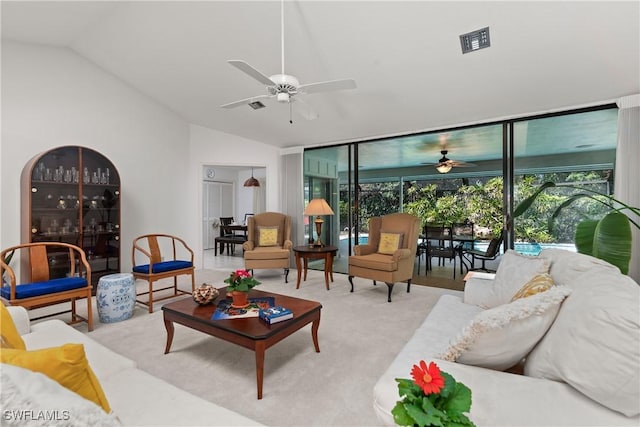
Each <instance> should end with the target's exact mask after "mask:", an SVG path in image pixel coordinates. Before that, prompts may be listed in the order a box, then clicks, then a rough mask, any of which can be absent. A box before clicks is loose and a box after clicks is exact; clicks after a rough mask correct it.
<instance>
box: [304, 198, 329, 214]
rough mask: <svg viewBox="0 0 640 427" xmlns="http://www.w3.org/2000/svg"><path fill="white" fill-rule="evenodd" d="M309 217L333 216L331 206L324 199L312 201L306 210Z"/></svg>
mask: <svg viewBox="0 0 640 427" xmlns="http://www.w3.org/2000/svg"><path fill="white" fill-rule="evenodd" d="M304 214H305V215H307V216H319V215H333V210H332V209H331V206H329V204H328V203H327V201H326V200H324V199H312V200H311V201H310V202H309V205H307V208H306V209H305V210H304Z"/></svg>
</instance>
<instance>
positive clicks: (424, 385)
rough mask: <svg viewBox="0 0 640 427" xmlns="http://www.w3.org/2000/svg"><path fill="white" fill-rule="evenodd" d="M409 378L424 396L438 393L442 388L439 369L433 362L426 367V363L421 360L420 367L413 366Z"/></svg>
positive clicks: (442, 383)
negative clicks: (411, 378)
mask: <svg viewBox="0 0 640 427" xmlns="http://www.w3.org/2000/svg"><path fill="white" fill-rule="evenodd" d="M411 376H412V377H413V380H414V381H415V382H416V384H417V385H418V386H419V387H420V388H421V389H422V391H424V394H426V395H429V394H432V393H438V392H439V391H440V390H442V388H443V387H444V378H443V377H442V375H441V374H440V368H438V365H436V364H435V363H433V362H431V363H429V366H427V363H426V362H425V361H424V360H421V361H420V366H418V365H413V369H411Z"/></svg>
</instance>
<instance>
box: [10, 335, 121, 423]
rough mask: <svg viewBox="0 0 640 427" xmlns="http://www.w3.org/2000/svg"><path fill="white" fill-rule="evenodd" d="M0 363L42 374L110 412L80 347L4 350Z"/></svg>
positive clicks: (66, 345) (80, 345)
mask: <svg viewBox="0 0 640 427" xmlns="http://www.w3.org/2000/svg"><path fill="white" fill-rule="evenodd" d="M0 359H1V360H2V363H8V364H10V365H14V366H20V367H22V368H26V369H29V370H31V371H34V372H40V373H43V374H45V375H46V376H48V377H49V378H51V379H52V380H55V381H57V382H58V383H60V385H62V386H64V387H66V388H68V389H69V390H71V391H73V392H75V393H78V394H79V395H80V396H82V397H84V398H85V399H88V400H91V401H92V402H94V403H95V404H97V405H99V406H101V407H102V409H104V411H105V412H107V413H109V412H111V408H110V407H109V402H108V401H107V397H106V396H105V394H104V391H103V390H102V386H101V385H100V382H98V378H96V376H95V374H94V373H93V370H91V367H90V366H89V361H88V360H87V357H86V355H85V352H84V346H83V345H82V344H64V345H63V346H61V347H51V348H43V349H40V350H32V351H26V350H15V349H3V350H2V353H0Z"/></svg>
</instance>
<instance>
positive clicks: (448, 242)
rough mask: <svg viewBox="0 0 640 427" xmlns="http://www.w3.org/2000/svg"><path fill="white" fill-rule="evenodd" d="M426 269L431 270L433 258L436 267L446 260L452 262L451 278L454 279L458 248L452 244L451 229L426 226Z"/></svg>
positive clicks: (440, 226) (445, 226)
mask: <svg viewBox="0 0 640 427" xmlns="http://www.w3.org/2000/svg"><path fill="white" fill-rule="evenodd" d="M426 239H427V268H428V269H429V270H431V262H432V260H431V259H432V258H433V257H437V258H438V265H440V263H441V262H443V261H444V260H446V259H448V260H449V261H451V260H453V278H454V279H455V278H456V258H457V256H458V253H459V252H458V248H457V247H456V246H454V244H453V227H451V226H447V225H440V224H438V225H429V224H427V226H426Z"/></svg>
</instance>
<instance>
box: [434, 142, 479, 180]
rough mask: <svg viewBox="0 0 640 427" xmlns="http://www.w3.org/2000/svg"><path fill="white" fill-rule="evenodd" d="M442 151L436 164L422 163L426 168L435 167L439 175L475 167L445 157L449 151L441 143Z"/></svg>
mask: <svg viewBox="0 0 640 427" xmlns="http://www.w3.org/2000/svg"><path fill="white" fill-rule="evenodd" d="M441 145H442V150H441V151H440V154H442V158H440V160H438V163H422V164H423V165H427V166H435V167H436V170H437V171H438V172H440V173H448V172H449V171H450V170H451V169H452V168H468V167H474V166H477V165H476V164H475V163H469V162H463V161H461V160H451V159H449V158H448V157H447V154H448V153H449V151H448V150H447V146H446V144H444V143H442V144H441Z"/></svg>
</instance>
